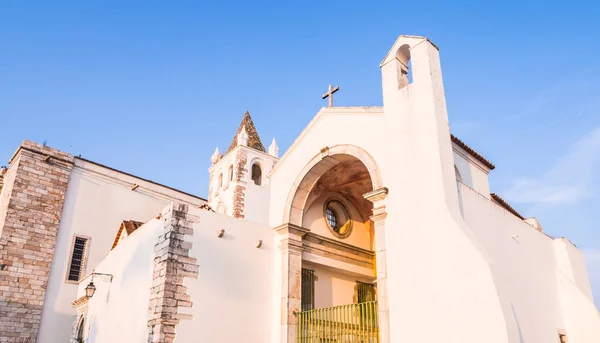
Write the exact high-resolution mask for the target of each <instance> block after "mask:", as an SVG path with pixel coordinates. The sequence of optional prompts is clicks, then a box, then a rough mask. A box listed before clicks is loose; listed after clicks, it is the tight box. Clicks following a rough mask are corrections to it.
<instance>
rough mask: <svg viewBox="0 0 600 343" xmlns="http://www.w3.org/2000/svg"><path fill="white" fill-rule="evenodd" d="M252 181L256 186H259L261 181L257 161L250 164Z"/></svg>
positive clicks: (260, 172)
mask: <svg viewBox="0 0 600 343" xmlns="http://www.w3.org/2000/svg"><path fill="white" fill-rule="evenodd" d="M252 181H254V184H255V185H257V186H260V185H261V183H262V171H261V170H260V166H259V165H258V164H257V163H254V164H253V165H252Z"/></svg>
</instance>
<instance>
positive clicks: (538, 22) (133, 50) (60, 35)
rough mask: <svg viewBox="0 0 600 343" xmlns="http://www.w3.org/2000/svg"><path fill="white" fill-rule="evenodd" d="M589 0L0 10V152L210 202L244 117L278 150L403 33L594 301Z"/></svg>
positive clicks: (597, 246)
mask: <svg viewBox="0 0 600 343" xmlns="http://www.w3.org/2000/svg"><path fill="white" fill-rule="evenodd" d="M599 13H600V7H599V5H593V4H591V3H590V4H583V3H573V2H571V3H567V2H563V4H562V5H560V4H549V3H548V2H541V1H540V2H533V1H526V2H502V4H490V3H489V2H477V1H452V2H442V1H427V2H416V1H414V2H406V3H403V2H398V1H396V2H394V3H393V4H392V3H391V2H390V3H387V2H381V1H372V2H367V1H365V2H358V1H327V2H323V1H318V2H317V1H303V2H296V3H292V2H286V1H278V2H266V1H262V2H261V1H258V2H255V3H252V4H251V3H249V2H239V3H236V2H232V1H230V2H210V3H205V4H200V2H195V1H194V2H192V1H189V2H184V1H179V2H176V3H175V2H166V1H161V2H158V1H155V2H141V1H136V2H125V1H113V2H110V1H102V2H95V3H92V2H83V1H78V2H75V1H73V2H60V3H54V2H49V1H48V2H41V1H40V2H37V3H35V2H27V3H25V2H17V1H11V2H9V1H3V2H1V3H0V118H1V122H0V127H2V130H1V134H0V156H3V157H2V158H4V160H5V161H7V160H8V158H9V157H10V156H11V155H12V153H13V152H14V150H15V148H16V147H17V146H18V145H19V142H20V141H21V140H23V139H30V140H34V141H37V142H42V141H47V144H48V145H50V146H52V147H55V148H58V149H61V150H66V151H69V152H71V153H73V154H75V155H78V154H81V155H82V156H83V157H86V158H88V159H91V160H95V161H98V162H101V163H103V164H107V165H110V166H112V167H115V168H117V169H121V170H125V171H128V172H130V173H133V174H136V175H139V176H142V177H145V178H148V179H151V180H155V181H157V182H161V183H164V184H167V185H171V186H173V187H176V188H180V189H182V190H186V191H189V192H191V193H195V194H198V195H201V196H205V195H206V191H207V181H208V173H207V168H208V167H209V165H210V155H211V154H212V152H213V150H214V149H215V147H216V146H219V147H221V148H222V149H224V148H226V147H227V146H228V145H229V143H230V141H231V138H232V135H233V134H234V132H235V130H236V128H237V125H238V124H239V121H240V120H241V118H242V115H243V113H244V112H245V111H246V110H249V111H250V113H251V115H252V117H253V120H254V122H255V124H256V126H257V128H258V131H259V133H260V135H261V137H262V139H263V141H264V143H265V144H267V145H268V144H269V142H270V140H271V139H272V137H276V138H277V141H278V143H279V146H280V150H281V151H285V149H287V147H289V145H290V144H291V143H292V142H293V140H294V139H295V137H296V136H297V135H298V134H299V133H300V131H301V130H302V129H303V128H304V126H305V125H306V124H307V123H308V122H309V121H310V119H311V118H312V117H313V116H314V114H315V113H316V112H317V111H318V109H319V108H320V107H321V106H324V105H325V104H326V102H325V101H323V100H321V98H320V95H321V94H322V93H323V92H324V91H325V90H326V87H327V85H328V84H329V83H332V84H335V85H339V86H340V91H339V92H338V93H336V98H335V103H336V104H338V105H381V103H382V100H381V85H380V71H379V68H378V65H379V62H380V61H381V59H382V58H383V57H384V55H385V54H386V53H387V51H388V49H389V48H390V46H391V44H392V43H393V42H394V40H395V39H396V37H397V36H398V35H399V34H414V35H424V36H428V37H430V39H432V41H433V42H435V43H436V44H437V45H438V46H439V47H440V49H441V59H442V68H443V74H444V81H445V89H446V96H447V103H448V111H449V116H450V121H451V127H452V131H453V132H454V133H455V134H456V135H457V136H459V137H460V138H461V139H463V140H464V141H465V142H467V143H468V144H469V145H471V146H472V147H473V148H475V149H476V150H477V151H478V152H480V153H481V154H483V155H484V156H486V157H487V158H488V159H490V160H491V161H492V162H493V163H495V164H496V166H497V168H496V170H494V171H493V172H492V173H491V179H490V180H491V187H492V190H493V191H494V192H497V193H499V194H500V195H501V196H503V197H504V198H505V199H507V200H508V201H509V202H510V203H511V204H512V205H513V206H514V207H515V208H517V209H518V210H519V211H521V212H522V213H523V214H524V215H525V216H536V217H537V218H538V219H539V220H540V221H541V223H542V226H543V227H544V230H545V231H546V232H547V233H549V234H550V235H552V236H567V237H568V238H569V239H571V240H572V241H573V242H574V243H575V244H576V245H577V246H578V247H579V248H581V249H582V250H583V251H584V253H585V254H586V257H587V260H588V265H589V272H590V278H591V279H592V283H593V284H594V287H595V289H596V301H597V303H598V302H599V300H600V299H599V298H600V233H599V231H598V229H597V224H596V222H597V221H596V220H595V219H596V217H595V214H596V212H597V209H598V208H600V198H599V194H598V192H599V190H600V187H599V186H600V178H599V176H598V175H600V115H599V110H600V87H599V83H600V82H599V81H598V80H600V64H599V63H598V55H600V45H598V44H597V42H599V41H600V29H599V28H600V27H599V26H598V24H597V17H598V14H599Z"/></svg>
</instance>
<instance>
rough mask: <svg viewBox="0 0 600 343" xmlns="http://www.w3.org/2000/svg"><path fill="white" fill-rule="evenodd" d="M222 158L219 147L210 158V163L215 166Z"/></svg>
mask: <svg viewBox="0 0 600 343" xmlns="http://www.w3.org/2000/svg"><path fill="white" fill-rule="evenodd" d="M220 158H221V153H220V152H219V147H217V148H216V149H215V152H214V153H213V154H212V156H211V157H210V161H211V162H212V164H215V163H217V162H219V159H220Z"/></svg>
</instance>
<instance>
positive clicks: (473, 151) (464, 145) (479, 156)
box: [450, 134, 496, 170]
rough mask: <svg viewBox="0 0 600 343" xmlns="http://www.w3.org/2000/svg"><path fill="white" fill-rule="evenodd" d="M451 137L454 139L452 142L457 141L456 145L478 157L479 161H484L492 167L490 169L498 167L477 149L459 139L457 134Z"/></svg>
mask: <svg viewBox="0 0 600 343" xmlns="http://www.w3.org/2000/svg"><path fill="white" fill-rule="evenodd" d="M450 138H451V139H452V142H454V143H456V145H458V146H459V147H461V148H463V149H464V150H465V151H466V152H468V153H469V154H471V155H472V156H473V157H475V158H476V159H478V160H479V162H481V163H483V164H484V165H485V166H486V167H488V168H490V170H493V169H494V168H496V166H495V165H493V164H492V162H490V161H488V160H487V159H486V158H485V157H483V156H481V155H480V154H479V153H478V152H477V151H475V150H473V149H472V148H471V147H470V146H468V145H467V144H466V143H465V142H463V141H461V140H460V139H458V138H457V137H456V136H455V135H452V134H451V135H450Z"/></svg>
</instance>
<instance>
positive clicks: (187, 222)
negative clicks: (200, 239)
mask: <svg viewBox="0 0 600 343" xmlns="http://www.w3.org/2000/svg"><path fill="white" fill-rule="evenodd" d="M161 216H162V219H163V220H164V233H163V234H162V235H160V237H159V239H158V243H157V244H156V245H155V246H154V252H155V257H154V273H153V283H152V289H151V290H150V303H149V308H148V311H149V313H148V329H149V333H148V342H151V343H171V342H173V341H174V340H175V329H176V326H177V324H179V321H180V320H184V319H192V316H191V315H189V314H185V313H183V312H184V310H183V309H184V308H189V307H192V301H191V297H190V295H188V294H187V288H186V287H185V286H184V284H183V282H184V279H185V278H188V277H189V278H194V279H196V278H198V265H197V263H196V262H197V261H196V259H195V258H192V257H189V251H190V249H191V247H192V243H190V242H187V241H185V236H186V235H192V234H193V233H194V230H193V223H194V222H197V221H198V220H199V218H198V217H197V216H192V215H190V214H189V213H188V206H187V205H184V204H174V205H172V206H171V207H169V208H168V209H167V210H165V211H164V212H163V213H162V215H161Z"/></svg>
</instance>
